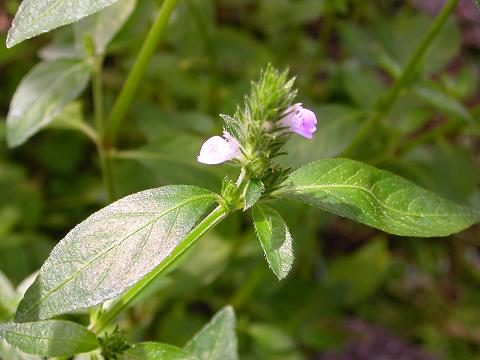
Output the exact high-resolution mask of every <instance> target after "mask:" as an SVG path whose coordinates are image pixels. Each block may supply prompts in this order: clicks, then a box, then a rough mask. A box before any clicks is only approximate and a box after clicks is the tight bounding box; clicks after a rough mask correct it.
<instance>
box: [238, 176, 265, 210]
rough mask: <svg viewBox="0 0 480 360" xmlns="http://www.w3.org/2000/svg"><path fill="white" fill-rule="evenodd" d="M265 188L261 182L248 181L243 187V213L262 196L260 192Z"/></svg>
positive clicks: (256, 180) (255, 180)
mask: <svg viewBox="0 0 480 360" xmlns="http://www.w3.org/2000/svg"><path fill="white" fill-rule="evenodd" d="M264 189H265V187H264V185H263V183H262V181H261V180H258V179H250V180H249V181H248V184H247V186H246V187H245V192H244V194H243V198H244V199H245V205H244V207H243V211H245V210H247V209H250V208H251V207H252V206H253V205H254V204H255V203H256V202H257V201H258V200H259V199H260V197H261V196H262V192H263V191H264Z"/></svg>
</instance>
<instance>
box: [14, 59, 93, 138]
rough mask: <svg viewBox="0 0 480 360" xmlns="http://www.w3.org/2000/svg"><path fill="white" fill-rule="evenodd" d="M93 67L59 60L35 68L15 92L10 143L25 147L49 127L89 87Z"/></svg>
mask: <svg viewBox="0 0 480 360" xmlns="http://www.w3.org/2000/svg"><path fill="white" fill-rule="evenodd" d="M89 78H90V65H88V64H87V63H86V62H83V61H78V60H56V61H48V62H42V63H40V64H38V65H37V66H35V68H34V69H33V70H32V71H30V72H29V73H28V74H27V76H26V77H25V78H24V79H23V80H22V82H21V83H20V86H19V87H18V88H17V90H16V91H15V94H14V96H13V99H12V102H11V104H10V111H9V113H8V117H7V142H8V145H9V146H10V147H15V146H18V145H21V144H23V143H24V142H26V141H27V139H28V138H30V137H31V136H33V135H34V134H35V133H37V132H38V131H39V130H41V129H42V128H44V127H45V126H47V125H48V124H49V123H50V122H51V121H52V120H53V119H54V118H55V117H56V116H57V115H59V114H60V113H61V112H62V110H63V108H64V107H65V106H66V105H67V104H68V103H69V102H70V101H72V100H73V99H75V98H76V97H77V96H78V95H79V94H80V93H81V92H82V91H83V90H84V89H85V87H86V86H87V83H88V80H89Z"/></svg>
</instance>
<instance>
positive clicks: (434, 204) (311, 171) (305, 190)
mask: <svg viewBox="0 0 480 360" xmlns="http://www.w3.org/2000/svg"><path fill="white" fill-rule="evenodd" d="M272 196H273V197H277V198H285V199H294V200H299V201H302V202H305V203H307V204H310V205H313V206H315V207H318V208H321V209H323V210H326V211H329V212H332V213H334V214H337V215H340V216H343V217H346V218H349V219H352V220H354V221H358V222H361V223H363V224H366V225H368V226H371V227H374V228H377V229H380V230H383V231H385V232H388V233H391V234H395V235H400V236H422V237H432V236H447V235H450V234H453V233H456V232H459V231H461V230H463V229H465V228H467V227H469V226H471V225H472V224H474V223H476V222H478V221H479V219H480V214H479V212H478V211H476V210H474V209H470V208H467V207H463V206H460V205H457V204H455V203H453V202H451V201H449V200H446V199H443V198H441V197H439V196H438V195H436V194H434V193H432V192H430V191H427V190H425V189H423V188H421V187H419V186H417V185H415V184H413V183H412V182H410V181H408V180H405V179H403V178H401V177H400V176H397V175H394V174H391V173H389V172H387V171H383V170H378V169H376V168H374V167H371V166H368V165H366V164H363V163H361V162H358V161H353V160H348V159H325V160H320V161H317V162H314V163H310V164H308V165H306V166H304V167H302V168H300V169H299V170H297V171H295V172H294V173H292V174H291V175H290V176H289V177H288V178H287V179H286V181H285V182H284V183H283V184H282V187H281V189H280V190H277V191H275V192H273V193H272ZM253 219H254V223H255V229H256V232H257V236H258V238H259V239H260V242H261V244H262V247H263V249H264V252H265V256H266V258H267V261H268V263H269V265H270V267H271V268H272V270H273V272H274V273H275V274H276V275H277V277H278V278H279V279H282V278H284V277H285V276H286V275H287V274H288V272H289V271H290V268H291V266H292V262H293V253H292V238H291V235H290V233H289V231H288V228H287V226H286V224H285V222H284V221H283V219H282V218H281V216H280V215H279V214H278V212H277V211H275V210H274V209H272V208H270V207H267V206H265V205H263V204H262V205H255V206H254V207H253Z"/></svg>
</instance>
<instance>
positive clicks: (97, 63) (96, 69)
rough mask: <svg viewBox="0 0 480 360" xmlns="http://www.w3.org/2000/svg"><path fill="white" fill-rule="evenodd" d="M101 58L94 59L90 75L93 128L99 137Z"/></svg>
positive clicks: (100, 127)
mask: <svg viewBox="0 0 480 360" xmlns="http://www.w3.org/2000/svg"><path fill="white" fill-rule="evenodd" d="M102 69H103V56H101V55H97V56H95V58H94V65H93V74H92V90H93V108H94V112H95V127H96V129H97V132H98V133H99V134H100V136H101V135H102V134H103V125H104V124H103V85H102Z"/></svg>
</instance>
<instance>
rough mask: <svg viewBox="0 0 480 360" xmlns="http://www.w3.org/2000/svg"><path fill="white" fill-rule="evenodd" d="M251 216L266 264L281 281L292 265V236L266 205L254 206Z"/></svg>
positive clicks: (277, 214) (277, 216)
mask: <svg viewBox="0 0 480 360" xmlns="http://www.w3.org/2000/svg"><path fill="white" fill-rule="evenodd" d="M252 216H253V222H254V225H255V231H256V233H257V237H258V239H259V240H260V244H262V248H263V251H264V253H265V257H266V258H267V261H268V264H269V265H270V268H271V269H272V271H273V272H274V273H275V275H277V277H278V279H279V280H282V279H283V278H285V277H286V276H287V275H288V273H289V272H290V270H291V268H292V264H293V248H292V236H291V235H290V232H289V231H288V228H287V225H286V224H285V221H283V219H282V217H281V216H280V214H279V213H278V212H277V211H276V210H274V209H272V208H271V207H269V206H266V205H259V204H256V205H255V206H254V207H253V209H252Z"/></svg>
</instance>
